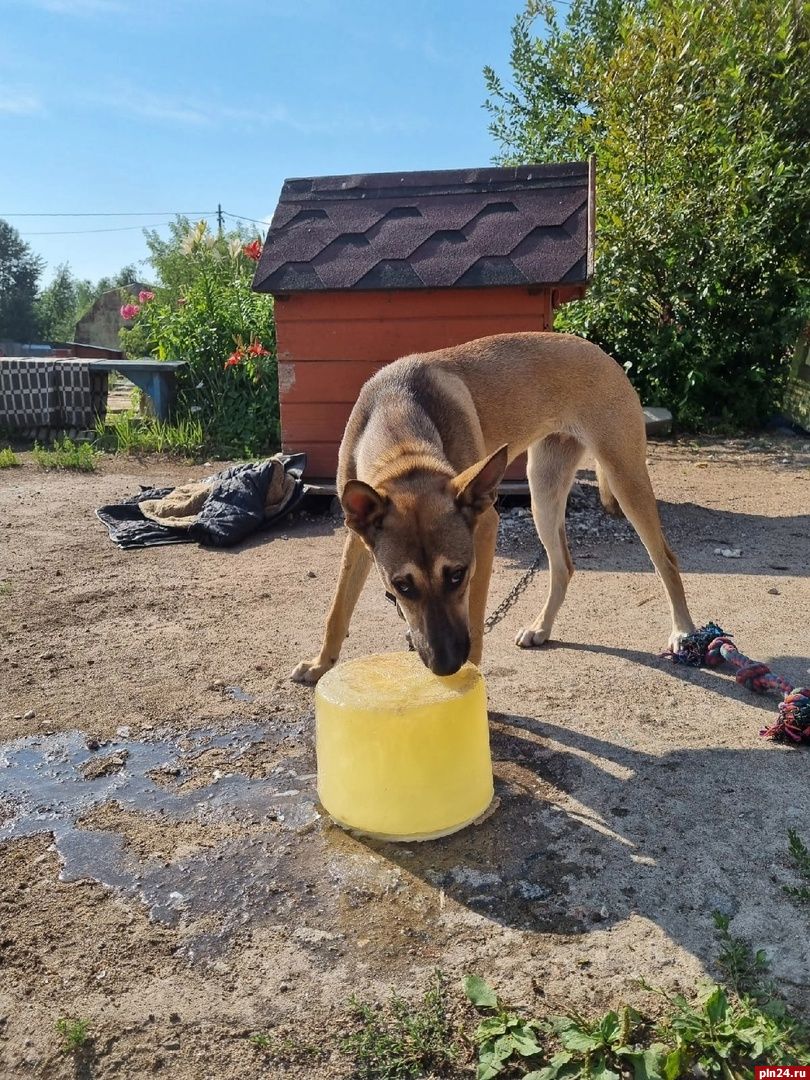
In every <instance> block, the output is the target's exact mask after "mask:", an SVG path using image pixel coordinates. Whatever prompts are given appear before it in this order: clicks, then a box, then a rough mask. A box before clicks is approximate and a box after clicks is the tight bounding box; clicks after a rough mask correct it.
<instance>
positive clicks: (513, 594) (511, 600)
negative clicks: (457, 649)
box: [484, 545, 546, 634]
mask: <svg viewBox="0 0 810 1080" xmlns="http://www.w3.org/2000/svg"><path fill="white" fill-rule="evenodd" d="M545 557H546V552H545V548H544V547H543V546H542V545H541V546H540V550H539V551H538V552H537V555H536V556H535V560H534V562H533V563H532V565H531V566H530V567H529V569H528V570H527V571H526V573H525V574H524V575H523V577H522V578H521V579H520V581H518V583H517V584H516V585H514V586H513V587H512V589H511V590H510V591H509V592H508V593H507V594H506V596H505V597H504V599H503V600H501V602H500V604H498V606H497V607H496V608H495V610H494V611H493V612H492V614H491V615H489V616H488V617H487V619H486V620H485V622H484V633H485V634H488V633H489V632H490V630H491V629H492V628H493V626H497V625H498V623H499V622H500V621H501V619H502V618H503V617H504V615H505V614H506V613H507V611H508V610H509V609H510V608H511V607H512V606H513V605H514V604H515V603H517V599H518V597H519V596H520V594H521V593H522V592H523V591H524V590H525V589H526V588H527V587H528V585H529V582H530V581H531V580H532V578H533V577H534V575H535V574H536V573H537V571H538V570H539V569H540V567H541V566H542V565H543V562H544V561H545Z"/></svg>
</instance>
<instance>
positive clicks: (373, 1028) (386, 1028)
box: [341, 971, 458, 1080]
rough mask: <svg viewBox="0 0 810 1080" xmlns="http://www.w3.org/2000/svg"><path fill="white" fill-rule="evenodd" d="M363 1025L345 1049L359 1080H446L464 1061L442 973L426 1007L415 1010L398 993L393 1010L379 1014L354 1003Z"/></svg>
mask: <svg viewBox="0 0 810 1080" xmlns="http://www.w3.org/2000/svg"><path fill="white" fill-rule="evenodd" d="M349 1005H350V1008H351V1010H352V1018H353V1020H354V1023H355V1024H356V1025H357V1026H356V1029H355V1031H354V1032H352V1034H350V1035H348V1036H346V1037H345V1038H344V1039H343V1041H342V1044H341V1051H342V1053H344V1054H346V1055H347V1056H348V1057H350V1058H351V1059H352V1062H353V1064H354V1072H353V1073H352V1077H353V1080H354V1078H356V1080H413V1078H415V1077H419V1076H425V1075H428V1074H429V1075H431V1076H441V1075H443V1074H444V1073H445V1072H446V1070H447V1069H448V1068H452V1067H453V1066H454V1064H455V1061H456V1058H457V1056H458V1047H457V1046H456V1045H455V1042H454V1040H453V1033H452V1031H451V1025H450V1021H449V1019H448V1016H447V1006H446V1000H445V988H444V981H443V978H442V975H441V972H439V971H437V972H436V973H435V975H434V977H433V984H432V985H431V986H430V987H429V988H428V990H427V992H426V993H425V995H424V997H423V998H422V1000H421V1002H419V1003H418V1004H417V1005H415V1006H412V1005H409V1004H408V1002H407V1001H405V999H404V998H402V997H400V996H399V995H398V994H396V993H392V994H391V1000H390V1001H389V1003H388V1005H387V1007H385V1008H379V1007H375V1006H373V1005H368V1004H365V1003H363V1002H360V1001H358V1000H357V999H356V998H354V997H353V998H352V999H351V1001H350V1003H349Z"/></svg>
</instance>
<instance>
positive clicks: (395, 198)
mask: <svg viewBox="0 0 810 1080" xmlns="http://www.w3.org/2000/svg"><path fill="white" fill-rule="evenodd" d="M592 199H593V173H592V170H591V168H590V167H589V165H588V163H587V162H579V163H573V164H563V165H525V166H519V167H517V168H507V169H503V168H487V169H454V170H442V171H429V172H409V173H368V174H357V175H353V176H321V177H309V178H301V179H294V180H287V181H286V182H285V184H284V187H283V189H282V192H281V198H280V200H279V203H278V206H277V208H276V212H275V215H274V217H273V221H272V223H271V225H270V229H269V231H268V234H267V239H266V240H265V245H264V250H263V252H262V257H261V261H260V262H259V265H258V267H257V269H256V275H255V277H254V281H253V288H254V289H256V290H257V291H259V292H277V293H286V292H299V291H307V292H308V291H313V290H336V289H352V290H361V289H418V288H438V287H471V288H472V287H485V286H493V285H495V286H498V285H518V284H519V285H552V284H558V283H559V284H563V283H565V284H585V283H586V282H587V280H588V278H587V274H588V267H589V265H590V264H591V262H592V260H591V259H590V258H589V256H590V254H591V252H592V247H593V236H591V235H590V234H589V222H590V221H591V220H592V213H590V212H589V210H591V209H592V205H591V203H592Z"/></svg>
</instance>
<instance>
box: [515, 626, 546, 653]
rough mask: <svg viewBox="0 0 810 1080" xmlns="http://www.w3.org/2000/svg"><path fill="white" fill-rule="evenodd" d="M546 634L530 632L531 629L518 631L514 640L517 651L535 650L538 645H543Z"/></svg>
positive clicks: (541, 631)
mask: <svg viewBox="0 0 810 1080" xmlns="http://www.w3.org/2000/svg"><path fill="white" fill-rule="evenodd" d="M547 641H548V634H547V633H546V632H545V630H532V629H531V628H528V629H525V630H519V631H518V634H517V637H516V638H515V644H516V645H517V646H518V648H519V649H536V648H537V646H538V645H545V643H546V642H547Z"/></svg>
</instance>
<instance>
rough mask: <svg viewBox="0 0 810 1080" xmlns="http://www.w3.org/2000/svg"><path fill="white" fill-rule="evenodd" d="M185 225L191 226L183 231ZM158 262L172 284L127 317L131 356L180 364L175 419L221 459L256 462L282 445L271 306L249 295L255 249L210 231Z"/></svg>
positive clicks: (126, 311)
mask: <svg viewBox="0 0 810 1080" xmlns="http://www.w3.org/2000/svg"><path fill="white" fill-rule="evenodd" d="M183 224H185V223H183ZM179 229H180V226H179V225H178V226H177V227H176V240H177V243H176V244H174V245H172V247H171V250H170V252H168V253H167V252H166V251H165V250H161V251H160V252H159V253H158V254H157V255H155V254H154V249H153V262H155V263H156V265H157V268H158V272H159V273H160V272H161V270H162V269H164V268H165V269H166V276H167V277H168V278H169V279H170V280H169V281H168V282H167V283H166V284H165V285H163V286H156V288H155V291H154V293H153V292H151V291H143V292H141V293H140V295H139V302H138V304H129V303H128V304H125V305H124V306H123V307H122V309H121V311H122V315H123V316H124V318H129V319H131V321H132V326H131V327H129V328H126V329H124V330H122V332H121V338H122V342H123V344H124V348H125V349H126V351H127V354H128V355H129V356H136V357H140V356H144V355H151V356H154V357H157V358H158V359H159V360H184V361H185V362H186V365H187V366H186V368H185V369H184V370H183V372H182V374H181V376H180V379H179V381H178V395H177V402H176V406H175V414H174V420H175V422H176V423H178V424H179V423H182V422H192V421H196V422H199V423H200V424H201V425H202V428H203V430H204V432H205V438H206V444H207V445H208V446H209V447H210V448H211V449H212V450H214V451H216V452H218V453H220V454H222V455H223V456H234V457H243V456H244V457H253V456H256V455H262V454H267V453H273V452H275V451H276V450H277V449H278V445H279V413H278V377H277V368H276V356H275V324H274V321H273V301H272V298H271V297H269V296H265V295H259V294H257V293H254V292H252V291H251V288H250V285H251V281H252V278H253V270H254V262H255V259H256V258H257V257H258V254H259V244H258V242H254V243H252V244H246V243H245V238H244V237H243V236H240V235H238V234H231V235H230V236H220V237H214V236H212V235H211V234H210V233H209V232H208V229H207V226H206V224H205V222H199V223H198V224H197V225H196V226H194V227H193V228H190V229H187V231H186V232H185V235H182V236H181V235H179Z"/></svg>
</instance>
